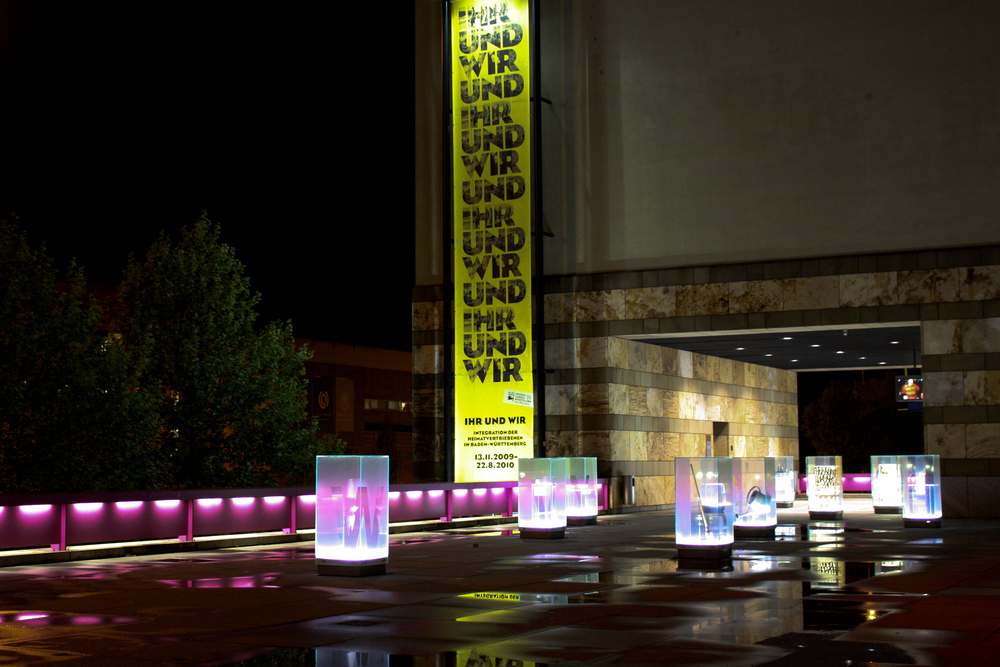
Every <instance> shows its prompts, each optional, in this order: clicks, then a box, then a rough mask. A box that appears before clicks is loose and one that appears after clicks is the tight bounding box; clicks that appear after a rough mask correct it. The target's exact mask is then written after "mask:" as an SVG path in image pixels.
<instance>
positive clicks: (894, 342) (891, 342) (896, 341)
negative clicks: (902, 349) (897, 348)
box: [889, 340, 899, 345]
mask: <svg viewBox="0 0 1000 667" xmlns="http://www.w3.org/2000/svg"><path fill="white" fill-rule="evenodd" d="M889 345H899V341H898V340H891V341H889Z"/></svg>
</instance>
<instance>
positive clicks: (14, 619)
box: [0, 611, 139, 628]
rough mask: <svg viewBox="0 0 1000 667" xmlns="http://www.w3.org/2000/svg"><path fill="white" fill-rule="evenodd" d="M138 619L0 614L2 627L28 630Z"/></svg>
mask: <svg viewBox="0 0 1000 667" xmlns="http://www.w3.org/2000/svg"><path fill="white" fill-rule="evenodd" d="M138 620H139V619H138V618H132V617H130V616H107V615H103V614H70V613H67V612H48V611H7V612H3V613H0V626H3V625H7V624H12V625H16V626H21V627H26V628H58V627H62V628H67V627H69V628H79V627H93V626H107V625H121V624H123V623H135V622H136V621H138Z"/></svg>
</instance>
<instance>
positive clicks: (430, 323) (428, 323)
mask: <svg viewBox="0 0 1000 667" xmlns="http://www.w3.org/2000/svg"><path fill="white" fill-rule="evenodd" d="M411 312H412V316H413V330H414V331H437V330H438V329H441V328H443V326H444V324H443V322H442V319H441V302H440V301H418V302H416V303H414V304H413V308H412V311H411Z"/></svg>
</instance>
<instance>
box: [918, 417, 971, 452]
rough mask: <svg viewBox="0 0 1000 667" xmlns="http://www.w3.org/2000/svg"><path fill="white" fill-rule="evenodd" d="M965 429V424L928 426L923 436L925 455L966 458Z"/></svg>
mask: <svg viewBox="0 0 1000 667" xmlns="http://www.w3.org/2000/svg"><path fill="white" fill-rule="evenodd" d="M965 428H966V425H965V424H928V425H927V426H926V436H925V437H926V438H927V453H928V454H937V455H939V456H940V457H941V458H950V459H964V458H966V451H965Z"/></svg>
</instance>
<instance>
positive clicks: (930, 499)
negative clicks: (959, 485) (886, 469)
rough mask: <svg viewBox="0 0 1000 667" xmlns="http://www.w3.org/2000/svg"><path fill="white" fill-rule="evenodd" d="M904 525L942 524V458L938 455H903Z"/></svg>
mask: <svg viewBox="0 0 1000 667" xmlns="http://www.w3.org/2000/svg"><path fill="white" fill-rule="evenodd" d="M899 470H900V474H901V475H902V485H901V488H902V491H903V525H904V526H906V527H908V528H940V527H941V459H940V457H939V456H938V455H937V454H922V455H918V456H900V457H899Z"/></svg>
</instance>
